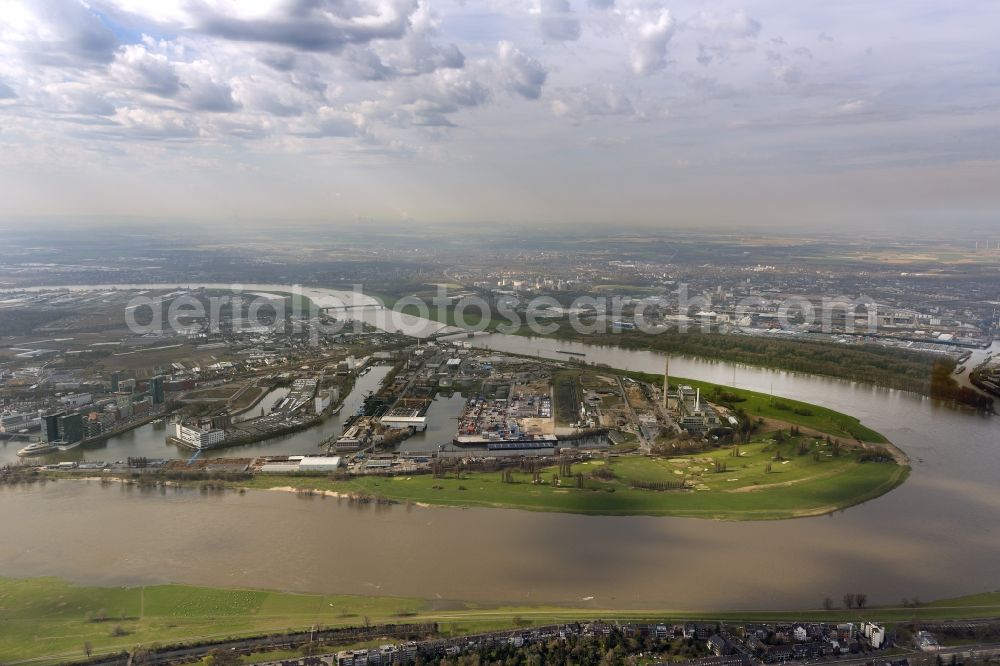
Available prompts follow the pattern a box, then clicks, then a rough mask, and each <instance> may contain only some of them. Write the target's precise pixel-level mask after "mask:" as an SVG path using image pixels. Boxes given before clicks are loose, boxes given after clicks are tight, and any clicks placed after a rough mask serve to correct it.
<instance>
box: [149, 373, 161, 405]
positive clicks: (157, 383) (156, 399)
mask: <svg viewBox="0 0 1000 666" xmlns="http://www.w3.org/2000/svg"><path fill="white" fill-rule="evenodd" d="M149 397H150V399H151V400H152V401H153V404H154V405H162V404H163V375H156V376H155V377H153V378H151V379H150V380H149Z"/></svg>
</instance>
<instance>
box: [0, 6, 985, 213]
mask: <svg viewBox="0 0 1000 666" xmlns="http://www.w3.org/2000/svg"><path fill="white" fill-rule="evenodd" d="M998 27H1000V3H998V2H996V1H995V0H964V1H963V2H941V1H940V0H934V1H932V0H885V1H883V2H872V1H871V0H865V1H860V0H830V1H828V2H808V1H804V0H784V1H782V2H777V1H775V0H770V1H765V0H747V1H746V2H743V3H735V4H730V3H719V2H694V1H691V0H685V1H683V2H669V1H666V2H661V1H656V0H86V1H83V0H0V217H2V218H3V219H6V220H11V219H21V218H23V217H24V216H41V217H53V218H56V217H67V216H76V215H81V216H143V217H149V218H157V217H163V218H170V217H186V218H191V219H205V220H240V221H247V222H250V221H254V220H261V221H274V220H315V221H325V220H329V221H350V220H356V219H364V220H375V221H387V222H393V223H396V222H411V221H412V223H413V224H419V223H420V222H452V221H454V222H473V223H496V224H502V223H519V224H524V223H528V224H542V225H556V224H573V223H591V224H593V223H606V224H608V225H624V224H649V225H665V226H666V225H681V226H698V225H706V226H741V225H745V226H746V227H748V228H754V227H758V226H760V227H763V226H772V225H777V226H782V225H783V226H788V225H801V226H802V227H806V228H810V229H836V228H839V227H852V226H857V225H862V226H867V227H870V225H872V224H885V225H886V226H887V227H899V225H931V226H935V225H951V227H950V228H957V227H956V226H955V225H962V224H970V223H975V224H979V225H982V224H994V225H995V224H996V220H998V219H1000V208H998V207H1000V185H998V183H1000V168H998V161H997V160H998V158H1000V113H998V109H1000V106H998V105H1000V38H998V37H997V29H998Z"/></svg>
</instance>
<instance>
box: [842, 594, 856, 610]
mask: <svg viewBox="0 0 1000 666" xmlns="http://www.w3.org/2000/svg"><path fill="white" fill-rule="evenodd" d="M854 599H855V597H854V593H853V592H848V593H847V594H845V595H844V608H854Z"/></svg>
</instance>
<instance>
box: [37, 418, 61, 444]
mask: <svg viewBox="0 0 1000 666" xmlns="http://www.w3.org/2000/svg"><path fill="white" fill-rule="evenodd" d="M64 415H65V412H56V413H54V414H45V415H44V416H42V439H43V440H45V441H46V442H58V441H59V433H60V431H59V419H60V418H62V417H63V416H64Z"/></svg>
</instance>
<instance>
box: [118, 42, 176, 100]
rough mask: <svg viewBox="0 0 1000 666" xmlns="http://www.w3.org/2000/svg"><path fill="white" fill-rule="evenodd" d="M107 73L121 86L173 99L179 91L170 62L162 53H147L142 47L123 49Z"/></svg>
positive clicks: (143, 46) (137, 45) (131, 46)
mask: <svg viewBox="0 0 1000 666" xmlns="http://www.w3.org/2000/svg"><path fill="white" fill-rule="evenodd" d="M108 73H109V74H110V75H111V77H112V78H114V79H115V80H117V81H119V82H121V84H122V85H124V86H128V87H130V88H136V89H139V90H143V91H145V92H149V93H153V94H156V95H161V96H163V97H173V96H174V95H176V94H177V93H178V92H179V91H180V89H181V80H180V77H179V76H178V75H177V71H176V69H175V68H174V65H173V63H171V62H170V60H169V59H168V58H167V56H166V55H164V54H162V53H150V51H149V50H148V49H147V48H146V46H145V45H143V44H127V45H125V46H123V47H122V48H121V49H120V50H119V51H118V53H117V54H116V55H115V59H114V62H112V63H111V66H110V67H109V68H108Z"/></svg>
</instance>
